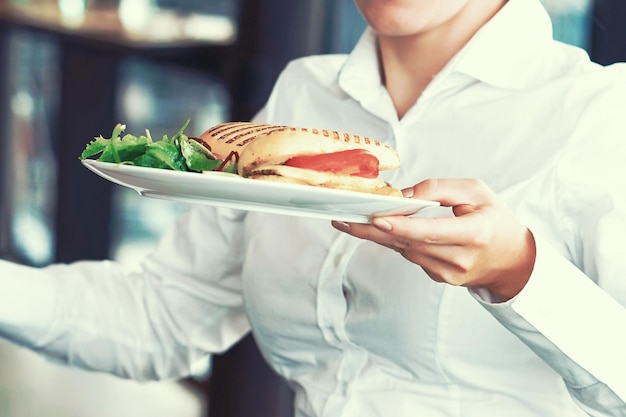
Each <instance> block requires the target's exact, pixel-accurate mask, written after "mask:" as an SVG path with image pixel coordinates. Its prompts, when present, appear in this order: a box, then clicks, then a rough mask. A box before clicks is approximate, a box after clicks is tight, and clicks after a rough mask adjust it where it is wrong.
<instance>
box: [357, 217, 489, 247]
mask: <svg viewBox="0 0 626 417" xmlns="http://www.w3.org/2000/svg"><path fill="white" fill-rule="evenodd" d="M372 225H373V226H374V227H375V228H376V229H377V230H379V231H381V232H384V233H386V234H388V235H390V236H397V237H402V238H404V239H406V240H412V241H418V242H423V243H426V244H431V245H438V246H439V245H458V244H462V243H465V242H470V241H472V242H475V241H477V240H478V241H480V240H482V239H483V236H486V235H488V234H489V233H490V230H491V225H490V224H489V223H487V221H486V219H485V216H484V214H483V213H482V212H479V211H474V212H469V213H468V214H466V215H464V216H460V217H440V218H422V217H405V216H389V217H376V218H374V219H372ZM353 229H355V230H352V231H351V234H354V233H355V232H356V233H359V232H361V228H359V227H356V228H353Z"/></svg>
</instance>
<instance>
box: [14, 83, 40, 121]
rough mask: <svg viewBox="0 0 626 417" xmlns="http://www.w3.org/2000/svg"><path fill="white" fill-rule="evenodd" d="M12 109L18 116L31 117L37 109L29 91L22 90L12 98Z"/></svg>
mask: <svg viewBox="0 0 626 417" xmlns="http://www.w3.org/2000/svg"><path fill="white" fill-rule="evenodd" d="M11 110H13V113H14V114H15V115H16V116H19V117H23V118H24V119H30V118H31V116H32V115H33V113H34V110H35V101H34V100H33V96H31V95H30V94H29V93H28V91H24V90H20V91H18V92H17V93H15V95H14V96H13V97H12V98H11Z"/></svg>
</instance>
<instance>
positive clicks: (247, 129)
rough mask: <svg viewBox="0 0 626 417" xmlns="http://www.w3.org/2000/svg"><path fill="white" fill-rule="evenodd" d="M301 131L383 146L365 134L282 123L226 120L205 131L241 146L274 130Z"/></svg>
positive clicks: (225, 141) (224, 141) (340, 139)
mask: <svg viewBox="0 0 626 417" xmlns="http://www.w3.org/2000/svg"><path fill="white" fill-rule="evenodd" d="M283 131H290V132H303V133H309V134H314V135H319V136H324V137H327V138H332V139H334V140H338V141H343V142H345V143H350V142H352V143H355V144H361V143H364V144H367V145H373V146H381V147H385V146H386V145H384V144H382V143H381V142H379V141H378V140H373V139H371V138H368V137H366V136H359V135H353V134H350V133H346V132H339V131H336V130H327V129H321V130H320V129H315V128H306V127H291V126H283V125H271V124H262V123H250V122H227V123H222V124H220V125H217V126H214V127H213V128H211V129H209V130H208V131H207V134H208V135H210V136H211V137H213V138H215V139H216V140H217V141H222V142H223V143H225V144H231V145H233V146H237V147H243V146H245V145H247V144H248V143H250V142H251V141H253V140H254V139H256V138H258V137H260V136H269V135H272V134H273V133H275V132H283Z"/></svg>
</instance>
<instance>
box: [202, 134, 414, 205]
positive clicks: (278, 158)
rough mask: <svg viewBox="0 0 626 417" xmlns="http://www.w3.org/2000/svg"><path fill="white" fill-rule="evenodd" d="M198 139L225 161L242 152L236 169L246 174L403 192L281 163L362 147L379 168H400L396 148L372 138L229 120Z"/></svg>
mask: <svg viewBox="0 0 626 417" xmlns="http://www.w3.org/2000/svg"><path fill="white" fill-rule="evenodd" d="M199 139H200V140H202V141H204V142H205V143H206V144H208V145H209V146H210V148H211V151H212V152H213V154H214V155H215V156H216V157H217V158H220V159H224V158H226V157H227V156H228V155H229V154H230V153H231V152H233V151H234V152H237V154H238V156H239V160H238V163H237V170H238V173H239V175H241V176H243V177H249V178H256V179H265V180H270V181H282V182H292V183H297V184H308V185H314V186H319V187H327V188H336V189H342V190H351V191H362V192H368V193H375V194H382V195H395V196H401V195H402V193H401V192H400V190H398V189H396V188H393V187H392V186H390V185H389V184H388V183H386V182H385V181H382V180H380V179H368V178H362V177H358V176H349V175H338V174H334V173H328V172H319V171H314V170H310V169H303V168H295V167H290V166H284V165H281V164H283V163H284V162H286V161H287V160H289V159H291V158H292V157H294V156H302V155H317V154H327V153H333V152H341V151H347V150H351V149H363V150H366V151H367V152H369V153H370V154H372V155H374V156H375V157H376V158H378V161H379V167H378V168H379V170H388V169H396V168H399V167H400V159H399V157H398V154H397V152H396V151H395V150H394V149H393V148H391V147H389V146H387V145H385V144H382V143H381V142H379V141H377V140H374V139H370V138H367V137H363V136H359V135H353V134H349V133H342V132H337V131H332V130H323V129H308V128H300V127H290V126H277V125H269V124H258V123H249V122H229V123H223V124H220V125H217V126H214V127H212V128H210V129H209V130H207V131H206V132H204V133H203V134H202V135H201V136H200V138H199Z"/></svg>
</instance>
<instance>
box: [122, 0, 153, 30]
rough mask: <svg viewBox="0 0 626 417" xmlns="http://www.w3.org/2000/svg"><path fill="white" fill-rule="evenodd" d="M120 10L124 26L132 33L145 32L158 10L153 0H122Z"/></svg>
mask: <svg viewBox="0 0 626 417" xmlns="http://www.w3.org/2000/svg"><path fill="white" fill-rule="evenodd" d="M118 10H119V11H118V13H119V17H120V21H121V22H122V26H124V29H125V30H127V31H128V32H130V33H141V32H144V31H145V30H146V28H147V27H148V24H149V23H150V19H151V18H152V16H153V15H154V14H155V12H156V8H155V6H154V3H153V1H152V0H120V3H119V9H118Z"/></svg>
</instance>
